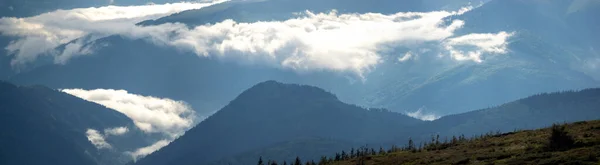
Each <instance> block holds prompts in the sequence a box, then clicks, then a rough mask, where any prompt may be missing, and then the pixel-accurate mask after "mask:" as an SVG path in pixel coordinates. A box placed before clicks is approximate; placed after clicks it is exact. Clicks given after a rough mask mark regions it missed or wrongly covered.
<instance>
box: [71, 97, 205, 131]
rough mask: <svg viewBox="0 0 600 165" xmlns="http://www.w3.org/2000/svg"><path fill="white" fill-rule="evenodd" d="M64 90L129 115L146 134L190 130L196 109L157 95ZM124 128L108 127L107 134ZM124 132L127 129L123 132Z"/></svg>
mask: <svg viewBox="0 0 600 165" xmlns="http://www.w3.org/2000/svg"><path fill="white" fill-rule="evenodd" d="M62 91H63V92H65V93H68V94H71V95H73V96H76V97H79V98H82V99H84V100H87V101H91V102H95V103H98V104H100V105H104V106H106V107H108V108H111V109H114V110H116V111H118V112H121V113H123V114H125V115H126V116H127V117H129V118H131V119H132V120H133V122H134V124H135V125H136V126H137V127H138V128H139V129H140V130H142V131H144V132H147V133H162V134H164V135H167V136H168V137H177V136H180V135H182V134H183V133H184V132H185V131H186V130H188V129H190V128H191V127H192V126H193V124H194V123H195V120H196V119H197V117H196V115H195V111H194V110H193V109H192V108H191V107H190V106H189V105H188V104H187V103H185V102H183V101H175V100H171V99H167V98H156V97H151V96H141V95H136V94H131V93H128V92H127V91H125V90H112V89H96V90H83V89H63V90H62ZM123 131H125V130H122V129H121V130H114V131H112V130H108V131H105V132H107V133H108V134H113V133H118V132H123ZM125 132H126V131H125Z"/></svg>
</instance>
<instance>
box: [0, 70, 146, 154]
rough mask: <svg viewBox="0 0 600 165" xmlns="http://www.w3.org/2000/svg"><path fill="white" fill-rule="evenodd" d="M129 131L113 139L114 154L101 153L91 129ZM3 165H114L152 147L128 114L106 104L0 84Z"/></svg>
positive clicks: (40, 89) (37, 89)
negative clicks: (143, 149) (125, 128)
mask: <svg viewBox="0 0 600 165" xmlns="http://www.w3.org/2000/svg"><path fill="white" fill-rule="evenodd" d="M115 127H128V128H129V130H130V131H129V132H128V133H126V134H125V135H122V136H112V137H108V138H107V139H106V141H107V142H108V143H109V144H111V145H112V146H113V147H112V148H111V149H96V147H95V146H94V145H93V144H92V143H91V142H90V141H89V140H88V138H87V137H86V132H87V130H88V129H94V130H98V131H100V132H101V133H102V131H104V129H106V128H115ZM0 130H2V133H0V146H1V147H0V164H3V165H17V164H30V165H36V164H39V165H42V164H64V165H108V164H111V165H114V164H124V163H125V162H127V161H129V160H130V159H131V157H130V156H128V155H126V154H124V153H123V152H125V151H133V150H134V149H137V148H139V147H141V146H146V145H148V144H149V142H145V140H144V135H143V133H141V132H140V131H139V130H137V129H136V127H135V125H134V124H133V121H132V120H131V119H129V118H128V117H126V116H125V115H123V114H121V113H119V112H117V111H114V110H111V109H107V108H105V107H103V106H101V105H98V104H94V103H90V102H87V101H85V100H82V99H79V98H77V97H74V96H71V95H69V94H66V93H63V92H60V91H56V90H53V89H50V88H46V87H42V86H30V87H24V86H15V85H12V84H9V83H6V82H2V81H0Z"/></svg>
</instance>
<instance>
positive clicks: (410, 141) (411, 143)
mask: <svg viewBox="0 0 600 165" xmlns="http://www.w3.org/2000/svg"><path fill="white" fill-rule="evenodd" d="M414 149H415V143H414V142H413V140H412V138H409V139H408V150H411V151H412V150H414Z"/></svg>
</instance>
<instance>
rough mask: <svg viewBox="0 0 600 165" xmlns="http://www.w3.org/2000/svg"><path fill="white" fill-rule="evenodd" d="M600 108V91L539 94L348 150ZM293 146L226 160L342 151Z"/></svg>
mask: <svg viewBox="0 0 600 165" xmlns="http://www.w3.org/2000/svg"><path fill="white" fill-rule="evenodd" d="M598 107H600V89H586V90H581V91H565V92H555V93H544V94H537V95H534V96H530V97H527V98H523V99H519V100H516V101H512V102H508V103H505V104H502V105H499V106H496V107H491V108H486V109H480V110H475V111H471V112H467V113H462V114H455V115H449V116H445V117H442V118H440V119H438V120H434V121H430V122H422V123H420V124H415V125H411V126H408V127H404V128H403V129H402V130H399V129H395V128H391V129H387V130H384V131H386V132H397V133H399V134H401V136H397V137H396V138H392V139H387V141H378V142H372V143H355V144H353V145H347V147H346V148H347V149H344V150H346V152H349V150H348V147H350V146H352V147H354V148H359V147H361V146H365V145H366V146H370V147H377V148H375V149H376V150H377V151H378V150H379V149H378V147H379V146H391V145H398V146H404V145H406V144H407V142H408V140H407V139H408V138H409V137H410V138H412V140H413V141H414V142H415V143H419V142H429V141H430V140H431V135H440V136H441V137H442V139H445V137H452V136H457V135H465V136H467V137H471V136H474V135H476V136H479V135H481V134H486V133H489V132H490V131H492V132H501V133H504V132H510V131H514V130H525V129H538V128H543V127H546V126H549V125H551V124H553V123H562V122H575V121H583V120H598V119H600V111H598ZM380 140H386V139H380ZM293 144H294V143H285V144H277V145H274V146H268V147H265V148H262V149H255V150H252V151H249V152H246V153H243V154H238V155H235V156H232V157H229V158H226V159H224V160H226V161H229V162H233V164H240V163H239V162H240V160H244V161H245V162H246V163H245V164H247V162H249V161H250V160H256V158H257V157H261V156H262V157H263V159H265V160H276V161H278V162H282V161H284V160H285V161H287V162H290V161H292V160H293V159H294V158H295V157H294V154H295V155H296V156H300V157H302V159H303V160H318V158H319V157H318V156H314V155H311V154H307V153H310V152H296V151H303V150H311V149H312V150H321V149H322V148H326V147H327V146H333V147H331V148H335V149H338V151H339V150H340V149H339V148H340V147H336V145H334V144H336V143H333V142H331V141H327V140H322V141H315V140H313V141H312V142H310V143H309V142H306V141H304V143H300V144H303V145H302V146H303V147H298V146H295V145H293ZM308 146H310V147H308ZM385 149H389V148H385ZM338 151H335V152H338ZM333 153H334V152H330V153H327V154H323V155H321V156H332V154H333ZM284 154H291V155H288V156H287V157H282V156H281V155H284ZM226 161H220V163H218V164H228V163H224V162H226ZM241 164H244V163H241Z"/></svg>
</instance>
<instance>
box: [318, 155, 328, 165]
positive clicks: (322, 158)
mask: <svg viewBox="0 0 600 165" xmlns="http://www.w3.org/2000/svg"><path fill="white" fill-rule="evenodd" d="M327 162H328V161H327V157H326V156H321V160H319V165H324V164H327Z"/></svg>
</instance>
